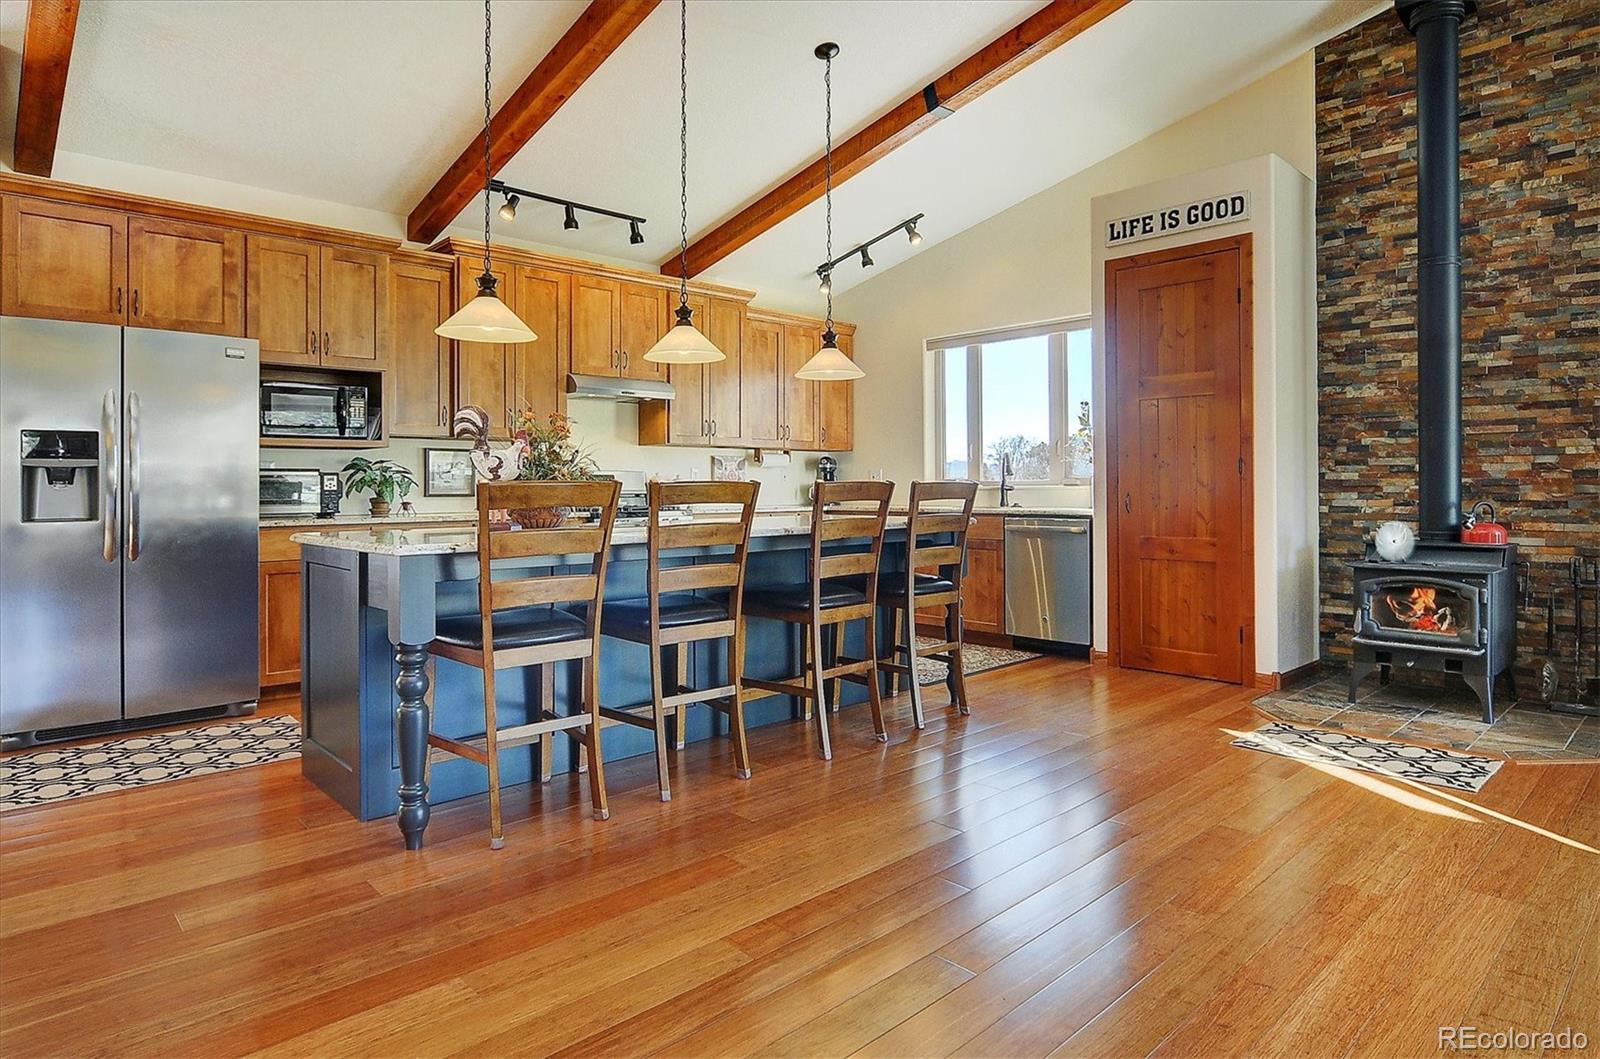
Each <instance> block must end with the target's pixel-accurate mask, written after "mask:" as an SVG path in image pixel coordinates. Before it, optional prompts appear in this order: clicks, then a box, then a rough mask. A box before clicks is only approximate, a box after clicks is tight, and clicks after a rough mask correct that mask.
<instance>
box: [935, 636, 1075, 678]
mask: <svg viewBox="0 0 1600 1059" xmlns="http://www.w3.org/2000/svg"><path fill="white" fill-rule="evenodd" d="M938 642H939V641H938V640H933V639H930V638H928V637H926V636H919V637H917V647H918V648H919V649H920V648H926V647H932V646H933V645H934V644H936V643H938ZM961 656H962V661H963V662H965V663H966V674H967V676H969V677H970V676H972V674H974V673H986V672H988V671H989V670H991V669H1000V668H1002V667H1004V666H1014V665H1016V664H1017V663H1018V662H1028V661H1032V660H1033V659H1035V658H1043V657H1044V656H1043V655H1041V654H1039V653H1037V652H1035V651H1016V650H1013V649H1011V648H1009V647H985V646H984V645H983V644H975V643H969V644H967V646H966V647H965V648H963V649H962V652H961ZM949 670H950V667H949V666H947V665H945V664H944V663H943V662H939V661H936V660H934V659H932V658H918V659H917V683H919V684H921V685H922V686H923V687H927V686H928V685H930V684H943V683H944V678H945V674H946V673H948V672H949Z"/></svg>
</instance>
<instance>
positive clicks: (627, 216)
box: [489, 180, 644, 246]
mask: <svg viewBox="0 0 1600 1059" xmlns="http://www.w3.org/2000/svg"><path fill="white" fill-rule="evenodd" d="M489 191H491V192H493V193H495V194H498V195H501V196H503V197H504V199H505V201H504V202H503V203H501V205H500V216H501V218H502V219H503V220H507V221H514V220H516V219H517V207H519V206H521V205H522V202H523V200H524V199H533V200H535V201H536V202H548V203H550V205H552V206H560V207H561V210H562V220H561V227H563V228H565V229H566V230H567V231H569V232H575V231H577V230H578V214H579V212H580V211H581V212H583V213H597V214H599V215H600V216H602V217H612V218H615V219H616V220H619V221H627V222H628V242H630V243H632V244H633V245H635V246H637V245H639V244H640V243H642V242H644V232H643V231H642V230H641V229H642V227H643V225H644V218H643V217H640V216H637V215H635V214H632V213H621V212H619V211H617V210H608V209H606V208H605V207H603V206H590V205H587V204H585V203H582V202H574V201H573V200H572V199H564V198H561V197H559V196H557V195H544V194H541V193H539V192H537V191H529V190H528V189H527V188H519V187H512V186H511V185H510V184H507V183H506V182H505V181H504V180H490V181H489Z"/></svg>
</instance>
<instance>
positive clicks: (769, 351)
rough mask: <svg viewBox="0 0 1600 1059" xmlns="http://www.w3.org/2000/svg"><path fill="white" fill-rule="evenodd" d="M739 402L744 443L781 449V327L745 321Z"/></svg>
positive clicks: (758, 320) (749, 317)
mask: <svg viewBox="0 0 1600 1059" xmlns="http://www.w3.org/2000/svg"><path fill="white" fill-rule="evenodd" d="M742 353H743V361H744V372H743V385H742V393H741V398H742V401H743V404H742V406H741V407H742V414H743V417H744V440H745V441H746V442H748V443H749V444H751V445H758V446H769V447H774V448H776V447H781V446H782V445H783V397H784V390H785V387H784V384H783V325H782V324H780V323H777V322H776V321H772V320H764V319H758V318H756V317H755V316H754V315H753V314H752V315H747V316H746V317H745V324H744V343H743V347H742Z"/></svg>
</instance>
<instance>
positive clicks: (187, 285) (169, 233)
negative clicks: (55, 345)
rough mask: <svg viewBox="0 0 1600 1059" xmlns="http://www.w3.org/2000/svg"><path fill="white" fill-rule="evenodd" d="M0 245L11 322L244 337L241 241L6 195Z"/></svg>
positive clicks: (224, 232) (0, 303) (201, 228)
mask: <svg viewBox="0 0 1600 1059" xmlns="http://www.w3.org/2000/svg"><path fill="white" fill-rule="evenodd" d="M0 246H3V248H4V252H3V254H0V312H3V313H5V314H6V315H8V316H42V317H48V318H50V319H56V320H82V321H85V322H88V323H101V324H125V325H127V326H130V327H150V328H157V329H161V330H167V331H198V332H203V333H206V334H220V335H237V334H242V333H243V328H244V236H243V235H241V234H240V233H239V232H236V231H232V230H229V229H226V228H219V227H216V226H214V225H208V224H194V223H188V222H184V221H175V220H166V219H163V218H156V217H146V216H142V215H139V214H133V215H129V214H126V213H122V212H119V211H116V210H107V209H101V208H98V207H94V206H80V205H77V204H76V203H68V202H53V201H47V200H44V199H32V198H27V197H25V196H12V195H8V196H6V198H5V204H4V215H3V232H0Z"/></svg>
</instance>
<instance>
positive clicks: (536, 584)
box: [490, 574, 599, 610]
mask: <svg viewBox="0 0 1600 1059" xmlns="http://www.w3.org/2000/svg"><path fill="white" fill-rule="evenodd" d="M598 590H599V582H598V581H597V579H596V578H595V576H594V575H593V574H565V575H554V576H549V577H523V578H517V579H515V580H507V581H496V582H494V583H493V585H492V586H491V593H490V596H491V599H492V601H493V603H494V609H495V610H505V609H506V608H508V607H532V606H537V605H539V604H543V603H593V602H594V599H595V596H596V595H597V594H598Z"/></svg>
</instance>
